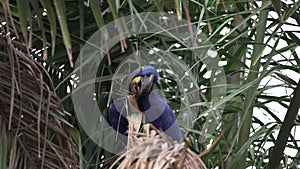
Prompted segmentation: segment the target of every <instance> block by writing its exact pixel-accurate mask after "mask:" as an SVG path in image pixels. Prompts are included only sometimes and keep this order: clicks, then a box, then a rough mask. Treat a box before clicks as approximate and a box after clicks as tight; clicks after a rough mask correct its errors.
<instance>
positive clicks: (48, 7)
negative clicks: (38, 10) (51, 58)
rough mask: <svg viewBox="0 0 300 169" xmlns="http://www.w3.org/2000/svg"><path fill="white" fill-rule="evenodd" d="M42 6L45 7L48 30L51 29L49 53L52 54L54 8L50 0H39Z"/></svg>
mask: <svg viewBox="0 0 300 169" xmlns="http://www.w3.org/2000/svg"><path fill="white" fill-rule="evenodd" d="M40 2H41V4H42V5H43V7H44V8H45V9H46V12H47V17H48V21H49V25H50V31H51V41H52V42H51V44H52V52H51V54H52V55H54V51H55V39H56V29H57V28H56V16H55V12H54V9H53V7H52V4H51V1H48V0H40Z"/></svg>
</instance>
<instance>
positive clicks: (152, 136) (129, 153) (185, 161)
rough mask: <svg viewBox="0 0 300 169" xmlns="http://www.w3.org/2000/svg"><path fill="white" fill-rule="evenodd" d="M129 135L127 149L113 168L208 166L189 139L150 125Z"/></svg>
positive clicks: (186, 168) (201, 168) (196, 168)
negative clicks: (175, 138) (195, 151)
mask: <svg viewBox="0 0 300 169" xmlns="http://www.w3.org/2000/svg"><path fill="white" fill-rule="evenodd" d="M129 130H130V127H129ZM128 137H130V139H128V141H130V142H128V144H127V146H128V148H127V150H126V152H124V153H122V154H121V156H120V157H119V158H118V159H117V160H116V161H115V162H114V164H113V165H112V166H111V167H110V168H115V167H116V165H118V167H117V168H118V169H128V168H130V169H135V168H136V169H169V168H178V169H206V166H205V164H204V163H203V162H202V160H201V158H200V157H199V156H198V155H197V154H195V153H194V152H193V151H192V150H190V149H189V148H188V147H189V141H186V142H177V141H173V140H172V139H170V138H169V137H168V136H167V135H166V134H165V133H163V132H161V131H159V130H157V129H156V128H154V127H153V126H152V125H151V124H146V125H145V132H131V131H128Z"/></svg>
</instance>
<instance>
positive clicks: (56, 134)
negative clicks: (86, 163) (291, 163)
mask: <svg viewBox="0 0 300 169" xmlns="http://www.w3.org/2000/svg"><path fill="white" fill-rule="evenodd" d="M2 28H3V27H2ZM6 34H7V33H5V30H4V29H2V34H1V36H0V50H1V51H0V127H1V128H0V130H2V131H3V130H4V131H5V132H1V133H0V142H1V140H2V139H3V138H5V139H6V138H7V139H8V142H9V144H8V146H7V150H8V153H7V159H9V157H10V162H9V164H8V165H9V166H10V168H78V160H77V155H76V154H77V149H78V148H77V146H76V144H75V143H74V141H73V140H72V137H71V134H70V133H71V130H70V128H69V127H67V126H65V125H64V123H62V121H61V120H62V119H63V117H64V116H65V115H66V113H65V111H64V109H63V107H62V105H61V103H60V100H59V98H58V97H57V96H56V94H55V92H54V87H53V84H52V80H51V78H50V76H49V74H48V73H47V71H46V70H45V69H44V68H43V67H42V66H41V65H40V64H39V63H38V62H37V61H35V60H34V59H32V58H31V57H30V56H28V54H27V52H22V51H23V49H25V50H26V47H25V46H24V44H23V43H22V42H20V41H12V40H11V39H10V37H9V36H5V35H6ZM25 50H24V51H25ZM7 136H8V137H7Z"/></svg>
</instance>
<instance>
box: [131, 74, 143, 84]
mask: <svg viewBox="0 0 300 169" xmlns="http://www.w3.org/2000/svg"><path fill="white" fill-rule="evenodd" d="M141 80H142V76H137V77H135V78H134V79H132V80H131V83H139V82H140V81H141Z"/></svg>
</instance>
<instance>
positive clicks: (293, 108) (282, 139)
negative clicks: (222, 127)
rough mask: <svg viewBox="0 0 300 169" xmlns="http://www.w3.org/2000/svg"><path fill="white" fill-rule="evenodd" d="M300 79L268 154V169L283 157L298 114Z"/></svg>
mask: <svg viewBox="0 0 300 169" xmlns="http://www.w3.org/2000/svg"><path fill="white" fill-rule="evenodd" d="M299 100H300V80H299V82H298V85H297V88H296V89H295V91H294V96H293V98H292V100H291V103H290V106H289V108H288V110H287V113H286V116H285V118H284V120H283V124H282V126H281V128H280V131H279V134H278V137H277V140H276V141H275V146H274V149H273V151H271V154H270V160H269V164H268V169H277V168H278V167H279V164H280V160H281V159H282V157H283V151H284V149H285V147H286V143H287V141H288V138H289V135H290V133H291V129H292V128H293V126H294V124H295V120H296V117H297V115H298V111H299V107H300V102H299Z"/></svg>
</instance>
